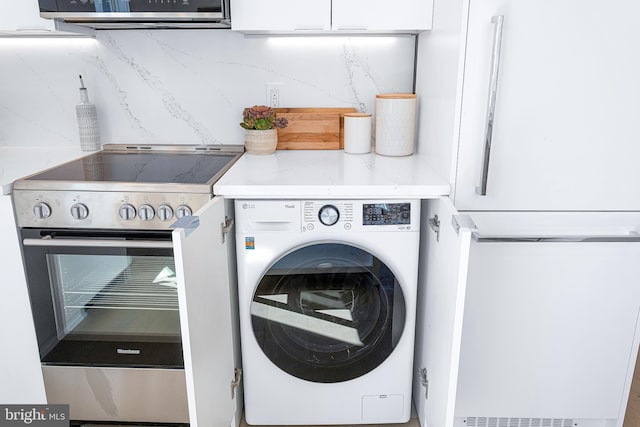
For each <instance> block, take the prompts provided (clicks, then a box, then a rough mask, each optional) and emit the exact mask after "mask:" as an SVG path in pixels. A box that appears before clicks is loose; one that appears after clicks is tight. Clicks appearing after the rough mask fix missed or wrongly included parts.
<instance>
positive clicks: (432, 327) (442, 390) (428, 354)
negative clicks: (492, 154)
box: [413, 199, 472, 427]
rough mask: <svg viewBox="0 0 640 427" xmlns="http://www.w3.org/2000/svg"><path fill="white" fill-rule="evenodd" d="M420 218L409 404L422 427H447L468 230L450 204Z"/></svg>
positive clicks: (430, 204)
mask: <svg viewBox="0 0 640 427" xmlns="http://www.w3.org/2000/svg"><path fill="white" fill-rule="evenodd" d="M422 212H423V217H422V224H421V230H422V236H421V246H420V276H419V279H418V286H419V287H418V305H417V310H418V311H417V322H416V353H415V362H414V365H415V366H414V367H415V369H414V371H415V377H414V378H415V380H414V385H413V399H414V404H415V407H416V410H417V413H418V417H419V418H420V424H421V425H422V426H438V427H451V426H453V416H454V405H455V396H456V387H457V380H458V360H459V357H460V342H461V331H462V316H463V311H464V299H465V289H466V280H467V267H468V260H469V258H468V257H469V245H470V240H471V238H470V236H471V230H472V229H471V227H469V226H468V225H467V226H462V227H460V228H458V229H457V230H456V228H455V227H454V226H453V225H452V224H453V223H454V221H457V223H458V224H460V223H461V222H462V219H464V218H468V217H461V216H458V215H457V212H456V210H455V208H454V207H453V205H452V204H451V201H450V200H449V199H439V200H430V201H424V202H423V206H422ZM434 227H436V228H437V229H438V230H439V231H438V232H437V233H436V231H434ZM427 382H428V383H427Z"/></svg>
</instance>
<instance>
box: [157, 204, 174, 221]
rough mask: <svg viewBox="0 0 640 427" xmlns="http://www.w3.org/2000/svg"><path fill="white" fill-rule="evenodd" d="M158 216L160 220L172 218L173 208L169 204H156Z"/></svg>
mask: <svg viewBox="0 0 640 427" xmlns="http://www.w3.org/2000/svg"><path fill="white" fill-rule="evenodd" d="M158 218H160V220H161V221H169V220H170V219H171V218H173V209H172V208H171V206H169V205H160V206H158Z"/></svg>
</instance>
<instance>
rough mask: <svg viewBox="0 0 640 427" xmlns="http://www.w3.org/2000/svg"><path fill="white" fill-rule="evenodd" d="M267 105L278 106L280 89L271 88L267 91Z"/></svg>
mask: <svg viewBox="0 0 640 427" xmlns="http://www.w3.org/2000/svg"><path fill="white" fill-rule="evenodd" d="M269 105H270V106H271V107H279V106H280V89H276V88H272V89H271V90H270V91H269Z"/></svg>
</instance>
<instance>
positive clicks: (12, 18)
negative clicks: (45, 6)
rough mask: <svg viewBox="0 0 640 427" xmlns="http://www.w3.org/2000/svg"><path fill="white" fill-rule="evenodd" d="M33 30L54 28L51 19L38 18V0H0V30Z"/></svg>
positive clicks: (50, 29) (51, 29)
mask: <svg viewBox="0 0 640 427" xmlns="http://www.w3.org/2000/svg"><path fill="white" fill-rule="evenodd" d="M33 30H40V31H53V30H55V26H54V22H53V20H51V19H43V18H40V8H39V7H38V0H20V1H9V0H3V1H2V2H0V32H6V31H33Z"/></svg>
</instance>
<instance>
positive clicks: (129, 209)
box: [118, 203, 136, 221]
mask: <svg viewBox="0 0 640 427" xmlns="http://www.w3.org/2000/svg"><path fill="white" fill-rule="evenodd" d="M118 214H119V215H120V218H122V219H123V220H125V221H131V220H132V219H134V218H135V217H136V208H135V207H134V206H133V205H131V204H129V203H125V204H124V205H122V206H120V209H118Z"/></svg>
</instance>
